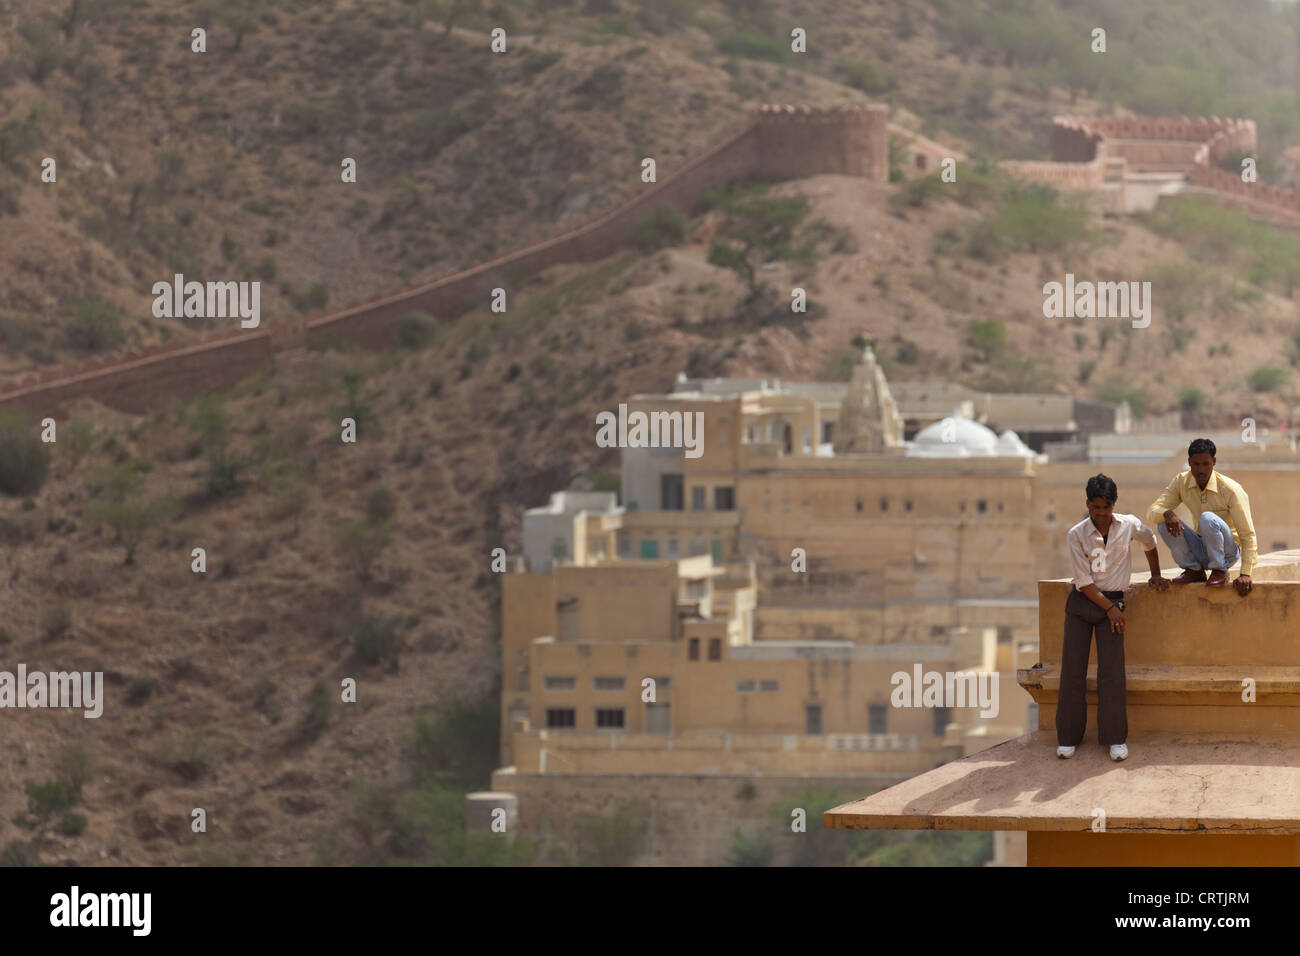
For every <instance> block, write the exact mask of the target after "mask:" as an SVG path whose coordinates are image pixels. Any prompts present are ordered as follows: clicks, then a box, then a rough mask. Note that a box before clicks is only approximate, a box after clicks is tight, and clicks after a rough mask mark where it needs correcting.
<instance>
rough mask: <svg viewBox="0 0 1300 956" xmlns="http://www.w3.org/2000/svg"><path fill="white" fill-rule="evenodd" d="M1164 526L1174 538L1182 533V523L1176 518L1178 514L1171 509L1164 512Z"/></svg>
mask: <svg viewBox="0 0 1300 956" xmlns="http://www.w3.org/2000/svg"><path fill="white" fill-rule="evenodd" d="M1165 527H1166V528H1168V529H1169V533H1170V534H1172V535H1173V536H1174V537H1175V538H1178V537H1181V536H1182V533H1183V523H1182V522H1181V521H1179V520H1178V515H1176V514H1174V513H1173V512H1172V511H1166V512H1165Z"/></svg>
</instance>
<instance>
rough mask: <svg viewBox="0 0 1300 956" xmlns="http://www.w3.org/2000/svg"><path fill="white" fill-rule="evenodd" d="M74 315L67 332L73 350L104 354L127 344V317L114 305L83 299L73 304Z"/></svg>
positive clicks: (65, 328) (98, 300) (65, 335)
mask: <svg viewBox="0 0 1300 956" xmlns="http://www.w3.org/2000/svg"><path fill="white" fill-rule="evenodd" d="M70 312H71V316H70V318H69V321H68V324H67V325H66V326H65V327H64V330H63V336H64V341H65V342H66V343H67V345H68V347H69V348H74V349H83V350H85V351H88V352H104V351H107V350H109V349H114V348H117V347H118V346H120V345H121V344H122V343H123V342H125V341H126V330H125V329H124V328H123V326H122V322H123V318H124V317H123V315H122V312H121V310H120V309H118V307H117V306H115V305H113V303H111V302H104V301H102V300H100V299H82V300H80V301H79V302H74V303H73V304H72V307H71V309H70Z"/></svg>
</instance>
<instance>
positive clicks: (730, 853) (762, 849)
mask: <svg viewBox="0 0 1300 956" xmlns="http://www.w3.org/2000/svg"><path fill="white" fill-rule="evenodd" d="M773 852H774V850H773V847H772V841H771V840H769V839H768V838H767V837H766V836H764V835H763V834H762V833H761V832H755V833H747V832H745V831H744V830H736V831H734V832H733V834H732V838H731V846H730V847H729V848H728V850H727V866H771V865H772V855H773Z"/></svg>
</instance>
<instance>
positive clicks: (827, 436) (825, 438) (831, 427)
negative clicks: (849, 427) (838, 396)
mask: <svg viewBox="0 0 1300 956" xmlns="http://www.w3.org/2000/svg"><path fill="white" fill-rule="evenodd" d="M834 434H835V423H834V422H822V444H823V445H829V444H831V443H832V442H833V441H834V439H833V438H832V437H831V436H832V435H834Z"/></svg>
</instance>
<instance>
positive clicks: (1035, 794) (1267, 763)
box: [823, 727, 1300, 833]
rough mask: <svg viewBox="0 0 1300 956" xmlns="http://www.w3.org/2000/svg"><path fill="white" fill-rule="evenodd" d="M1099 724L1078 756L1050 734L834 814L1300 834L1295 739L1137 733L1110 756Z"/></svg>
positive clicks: (878, 822) (830, 814)
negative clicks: (1123, 755)
mask: <svg viewBox="0 0 1300 956" xmlns="http://www.w3.org/2000/svg"><path fill="white" fill-rule="evenodd" d="M1096 733H1097V731H1096V728H1095V727H1089V728H1088V736H1087V737H1085V739H1084V742H1083V743H1082V744H1080V745H1079V748H1078V750H1077V751H1076V752H1075V755H1074V756H1073V757H1072V758H1070V759H1069V760H1061V759H1060V758H1058V757H1057V756H1056V732H1055V731H1054V730H1040V731H1035V732H1034V733H1032V734H1028V735H1026V736H1024V737H1018V738H1016V739H1015V740H1009V741H1007V742H1006V743H1002V744H998V745H997V746H995V747H990V748H989V749H988V750H983V751H980V752H979V753H977V754H972V755H971V756H969V757H964V758H963V759H961V760H957V761H954V762H952V763H948V764H944V765H943V766H941V767H936V768H935V769H934V770H930V771H927V772H926V773H923V774H920V775H919V776H916V777H912V778H911V779H909V780H906V781H904V782H902V783H899V784H896V785H895V786H893V787H890V788H889V789H888V790H883V791H881V792H879V793H876V794H873V795H872V796H869V797H864V798H863V799H861V800H855V801H853V802H852V803H846V804H844V805H842V806H838V807H835V808H833V809H831V810H828V811H826V813H825V814H824V816H823V823H824V825H825V826H827V827H832V828H843V829H886V830H928V829H935V830H1067V831H1085V830H1091V829H1092V825H1093V820H1094V816H1095V811H1096V810H1097V809H1101V810H1103V811H1105V814H1106V819H1105V824H1106V830H1107V832H1117V831H1129V832H1143V833H1167V832H1174V831H1188V832H1220V833H1228V832H1231V833H1300V740H1297V739H1296V737H1295V736H1294V735H1286V736H1281V735H1279V736H1277V737H1266V736H1261V735H1259V734H1250V735H1243V734H1183V733H1173V732H1150V733H1144V734H1131V735H1130V736H1129V739H1128V746H1129V758H1128V759H1127V760H1125V761H1122V762H1120V763H1116V762H1114V761H1112V760H1111V759H1110V756H1109V754H1108V748H1106V747H1103V746H1101V745H1100V744H1098V743H1097V736H1096Z"/></svg>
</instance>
